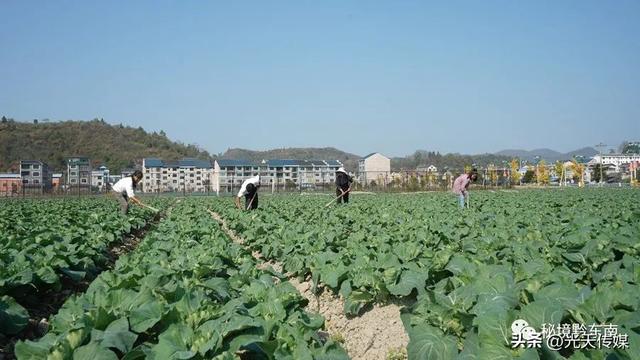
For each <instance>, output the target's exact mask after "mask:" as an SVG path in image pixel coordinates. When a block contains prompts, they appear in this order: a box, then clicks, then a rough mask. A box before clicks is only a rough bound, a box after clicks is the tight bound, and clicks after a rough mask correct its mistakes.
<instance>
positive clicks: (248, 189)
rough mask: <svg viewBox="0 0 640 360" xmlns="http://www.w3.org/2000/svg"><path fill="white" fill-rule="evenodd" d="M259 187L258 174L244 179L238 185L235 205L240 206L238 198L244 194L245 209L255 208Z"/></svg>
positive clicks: (256, 206)
mask: <svg viewBox="0 0 640 360" xmlns="http://www.w3.org/2000/svg"><path fill="white" fill-rule="evenodd" d="M259 187H260V175H258V176H254V177H251V178H249V179H247V180H245V181H244V182H243V183H242V186H241V187H240V191H239V192H238V196H236V207H237V208H238V209H242V207H241V206H240V198H242V197H243V196H244V208H245V210H255V209H257V208H258V188H259Z"/></svg>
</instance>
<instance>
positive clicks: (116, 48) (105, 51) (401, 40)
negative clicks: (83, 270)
mask: <svg viewBox="0 0 640 360" xmlns="http://www.w3.org/2000/svg"><path fill="white" fill-rule="evenodd" d="M0 15H1V16H0V19H1V21H0V49H1V55H0V114H2V115H6V116H8V117H13V118H15V119H17V120H30V119H34V118H38V119H43V118H49V119H51V120H66V119H74V120H87V119H92V118H95V117H98V118H104V119H105V120H106V121H107V122H110V123H115V124H117V123H123V124H127V125H131V126H136V127H137V126H142V127H144V128H145V129H146V130H161V129H162V130H164V131H165V132H166V133H167V134H168V135H169V137H170V138H172V139H176V140H181V141H184V142H188V143H196V144H198V145H200V146H202V147H203V148H205V149H207V150H209V151H211V152H213V153H218V152H223V151H224V150H226V149H227V148H228V147H243V148H250V149H256V150H260V149H268V148H278V147H292V146H302V147H304V146H334V147H337V148H339V149H342V150H345V151H350V152H354V153H356V154H361V155H363V154H366V153H369V152H373V151H381V152H383V153H385V154H388V155H393V156H397V155H404V154H408V153H412V152H413V151H414V150H416V149H428V150H438V151H441V152H461V153H479V152H494V151H499V150H502V149H505V148H524V149H534V148H540V147H549V148H553V149H555V150H559V151H569V150H573V149H575V148H578V147H582V146H590V145H594V144H596V143H598V142H601V141H602V142H605V143H607V144H612V145H618V144H619V143H620V142H621V141H622V140H625V139H628V140H633V139H639V138H640V1H636V0H630V1H624V0H615V1H602V0H597V1H585V0H573V1H566V0H551V1H540V0H536V1H513V0H505V1H488V0H483V1H475V0H474V1H455V0H454V1H440V2H438V3H436V2H429V1H402V0H393V1H391V0H390V1H358V2H356V1H345V0H340V1H301V0H296V1H263V0H260V1H228V0H227V1H156V0H154V1H86V0H82V1H28V0H19V1H13V0H3V1H0Z"/></svg>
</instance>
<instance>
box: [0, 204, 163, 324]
mask: <svg viewBox="0 0 640 360" xmlns="http://www.w3.org/2000/svg"><path fill="white" fill-rule="evenodd" d="M166 203H167V201H166V200H165V201H159V203H158V204H157V206H161V205H164V204H166ZM152 218H153V213H152V212H151V211H149V210H144V209H140V208H133V209H132V210H131V212H130V214H129V216H128V217H125V216H122V215H120V213H119V211H118V208H117V203H116V202H115V201H112V200H111V199H104V198H93V199H72V200H68V199H65V200H61V199H58V200H46V201H43V200H26V201H8V202H4V203H3V204H2V207H1V208H0V233H1V234H2V237H1V238H0V296H1V297H0V308H2V309H9V310H6V311H5V310H2V309H0V316H7V317H8V316H9V313H11V316H10V319H3V320H4V321H2V324H1V325H0V334H1V333H4V334H13V333H16V332H18V331H20V330H21V329H22V328H23V327H24V326H25V325H26V321H27V320H28V317H27V316H26V315H25V314H26V311H25V310H24V309H23V308H22V307H21V305H19V304H20V303H30V302H33V301H34V299H35V298H38V297H40V296H42V293H43V292H44V291H46V290H54V291H55V290H59V289H60V288H61V281H62V278H63V277H64V278H65V279H68V280H70V281H71V282H79V281H82V280H84V279H92V278H94V277H95V275H96V274H97V273H99V272H100V271H101V270H102V269H104V268H105V265H106V262H107V260H108V254H107V250H108V247H109V246H110V245H111V244H113V243H114V242H117V241H120V240H121V239H122V237H123V236H124V235H125V234H129V233H131V232H132V231H135V230H137V229H140V228H142V227H143V226H145V224H146V223H147V222H148V221H149V220H151V219H152ZM36 302H37V301H36ZM18 315H20V316H18Z"/></svg>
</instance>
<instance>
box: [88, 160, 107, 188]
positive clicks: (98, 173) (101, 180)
mask: <svg viewBox="0 0 640 360" xmlns="http://www.w3.org/2000/svg"><path fill="white" fill-rule="evenodd" d="M108 184H109V169H108V168H107V167H106V166H100V167H98V168H97V169H95V170H93V171H91V187H92V189H93V190H95V191H99V192H104V191H107V188H108Z"/></svg>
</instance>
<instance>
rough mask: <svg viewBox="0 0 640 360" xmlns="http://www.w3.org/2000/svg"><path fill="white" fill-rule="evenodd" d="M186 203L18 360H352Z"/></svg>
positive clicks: (291, 293)
mask: <svg viewBox="0 0 640 360" xmlns="http://www.w3.org/2000/svg"><path fill="white" fill-rule="evenodd" d="M206 201H207V200H203V199H185V200H184V201H182V202H181V203H179V204H178V205H176V207H175V208H174V209H173V210H172V211H171V214H170V215H169V216H168V217H167V218H166V219H165V220H163V221H162V222H161V223H160V224H159V225H158V227H157V229H156V230H155V231H153V232H150V233H148V234H147V236H146V237H145V240H144V241H143V242H142V243H141V244H140V245H139V247H138V248H137V249H136V250H135V251H133V252H132V253H130V254H128V255H125V256H123V257H121V258H120V259H119V260H118V261H117V263H116V267H115V268H114V269H113V270H111V271H106V272H104V273H102V274H101V275H100V276H99V277H98V278H97V279H96V280H95V281H93V283H92V284H91V286H90V287H89V289H88V290H87V292H86V293H85V294H83V295H81V296H78V297H76V298H72V299H70V300H68V301H67V303H66V304H65V305H64V307H63V308H62V309H61V311H60V312H59V313H58V314H57V315H56V316H54V317H53V318H52V320H51V330H50V332H49V333H48V334H47V335H46V336H45V337H44V338H42V339H41V340H40V341H38V342H30V341H27V342H21V343H18V344H17V345H16V355H17V357H18V359H30V358H45V357H49V358H51V359H58V358H59V359H63V358H71V357H73V358H74V359H85V358H97V359H116V358H122V359H138V358H148V359H212V358H215V359H233V358H235V357H236V356H237V355H238V354H242V355H243V357H246V358H252V359H253V358H276V359H312V358H316V359H323V358H326V359H328V358H331V359H344V358H347V356H346V353H345V352H344V350H342V348H340V347H339V345H337V344H335V343H333V342H332V341H331V340H328V341H326V339H324V338H323V337H322V336H320V333H319V332H318V331H319V330H320V329H321V328H322V326H323V323H324V320H323V318H322V317H321V316H319V315H312V314H309V313H306V312H305V311H304V310H303V306H304V305H305V304H306V300H305V299H304V298H303V297H302V296H301V295H300V294H299V293H298V292H297V291H296V290H295V288H294V287H293V286H292V285H291V284H289V283H288V282H284V281H280V280H279V279H277V278H274V276H272V275H271V274H270V273H268V272H265V271H263V270H259V269H258V268H257V266H256V265H257V264H256V263H255V261H254V259H253V258H252V257H251V255H250V254H249V253H248V252H247V251H246V250H245V249H244V248H242V247H241V246H239V245H237V244H234V243H232V242H231V241H230V240H229V239H228V238H227V237H226V236H225V235H224V234H223V233H222V231H221V230H220V229H219V227H218V224H217V223H216V222H215V221H214V220H213V219H212V218H211V217H210V215H209V214H208V213H207V212H206V208H207V202H206Z"/></svg>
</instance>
